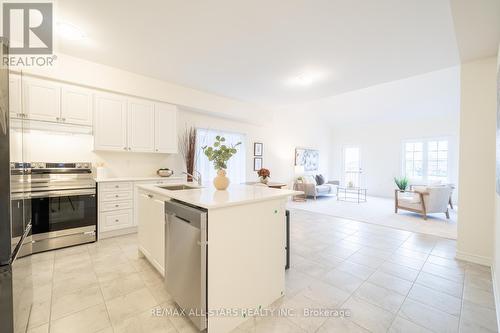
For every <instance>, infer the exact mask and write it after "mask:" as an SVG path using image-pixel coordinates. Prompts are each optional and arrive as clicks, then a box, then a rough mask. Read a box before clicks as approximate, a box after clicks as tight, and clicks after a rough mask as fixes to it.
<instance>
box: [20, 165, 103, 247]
mask: <svg viewBox="0 0 500 333" xmlns="http://www.w3.org/2000/svg"><path fill="white" fill-rule="evenodd" d="M11 184H12V186H11V189H12V197H11V202H12V210H13V211H12V212H13V213H12V216H13V217H14V216H23V214H21V212H24V216H26V215H28V216H29V218H30V219H31V221H32V251H33V253H36V252H42V251H47V250H52V249H56V248H61V247H66V246H71V245H76V244H82V243H89V242H95V241H96V227H97V202H96V185H95V181H94V180H93V178H92V165H91V163H45V162H32V163H11ZM16 211H18V212H19V214H15V213H16Z"/></svg>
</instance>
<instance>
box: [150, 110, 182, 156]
mask: <svg viewBox="0 0 500 333" xmlns="http://www.w3.org/2000/svg"><path fill="white" fill-rule="evenodd" d="M177 147H178V146H177V107H176V106H175V105H171V104H165V103H156V104H155V152H157V153H177Z"/></svg>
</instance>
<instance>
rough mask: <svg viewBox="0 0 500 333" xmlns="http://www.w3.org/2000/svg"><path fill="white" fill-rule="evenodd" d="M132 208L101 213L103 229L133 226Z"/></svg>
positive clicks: (109, 229)
mask: <svg viewBox="0 0 500 333" xmlns="http://www.w3.org/2000/svg"><path fill="white" fill-rule="evenodd" d="M133 216H134V215H133V212H132V209H123V210H116V211H110V212H102V213H101V214H100V219H99V222H100V226H101V231H111V230H117V229H123V228H127V227H132V226H133V222H134V220H133Z"/></svg>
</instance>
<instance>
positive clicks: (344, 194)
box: [337, 186, 367, 203]
mask: <svg viewBox="0 0 500 333" xmlns="http://www.w3.org/2000/svg"><path fill="white" fill-rule="evenodd" d="M366 191H367V189H366V188H362V187H349V186H337V201H349V202H357V203H361V202H366Z"/></svg>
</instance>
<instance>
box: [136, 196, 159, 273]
mask: <svg viewBox="0 0 500 333" xmlns="http://www.w3.org/2000/svg"><path fill="white" fill-rule="evenodd" d="M138 210H139V215H138V217H139V219H140V223H139V226H138V240H139V250H140V251H141V252H142V254H143V255H144V256H145V257H146V258H147V259H148V260H149V262H151V264H152V265H153V266H154V267H155V268H156V269H157V270H158V271H159V272H160V273H161V274H163V275H164V274H165V199H162V198H156V197H155V195H153V194H147V193H143V192H140V193H139V199H138Z"/></svg>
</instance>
